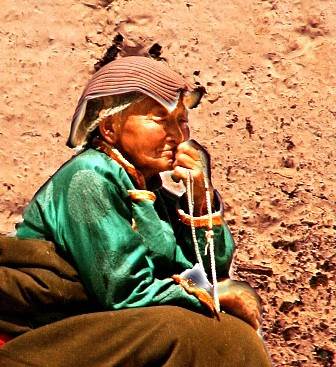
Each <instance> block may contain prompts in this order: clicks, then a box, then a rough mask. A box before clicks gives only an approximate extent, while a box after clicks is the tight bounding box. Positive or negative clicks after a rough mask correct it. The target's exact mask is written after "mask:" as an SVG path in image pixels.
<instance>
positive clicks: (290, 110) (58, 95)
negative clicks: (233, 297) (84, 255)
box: [0, 0, 336, 367]
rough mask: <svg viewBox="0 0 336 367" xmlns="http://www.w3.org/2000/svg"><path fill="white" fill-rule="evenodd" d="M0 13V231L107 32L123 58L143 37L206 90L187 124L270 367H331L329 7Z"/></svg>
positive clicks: (21, 6)
mask: <svg viewBox="0 0 336 367" xmlns="http://www.w3.org/2000/svg"><path fill="white" fill-rule="evenodd" d="M0 19H1V23H0V34H1V37H0V45H1V56H0V57H1V68H0V74H1V78H0V80H1V82H0V103H1V110H0V117H1V118H0V233H9V232H11V231H12V230H13V228H14V224H15V223H16V222H17V221H19V220H20V214H21V213H22V210H23V208H24V207H25V205H26V204H27V202H28V201H29V200H30V198H31V197H32V195H33V194H34V192H35V191H36V190H37V189H38V187H39V186H40V185H41V184H42V183H43V182H44V181H45V180H46V179H47V178H48V177H49V176H50V175H51V174H52V173H53V172H54V171H55V170H56V169H57V168H58V167H59V166H60V165H61V164H62V163H63V162H64V161H65V160H67V159H68V158H69V157H70V156H71V155H72V154H73V153H72V152H71V151H70V150H69V149H67V148H66V147H65V141H66V138H67V134H68V129H69V122H70V119H71V116H72V113H73V111H74V107H75V104H76V102H77V99H78V97H79V95H80V93H81V90H82V88H83V87H84V85H85V83H86V81H87V79H88V77H89V75H90V73H92V71H93V65H94V64H95V62H96V61H97V60H98V59H99V58H100V57H102V55H103V54H104V52H105V50H106V47H108V46H110V45H111V43H112V40H113V37H114V36H115V35H116V34H117V33H118V32H120V33H121V34H122V35H123V36H124V37H125V40H126V42H125V45H124V46H123V50H124V52H128V53H133V52H139V51H141V50H142V49H147V48H148V47H150V46H151V45H152V44H153V43H155V42H157V43H159V44H160V45H161V46H162V48H163V49H162V56H163V57H165V58H166V59H167V60H168V62H169V64H170V65H171V67H172V68H174V69H176V70H178V71H180V72H181V73H182V74H183V75H185V76H186V77H188V78H189V80H191V81H194V82H199V83H201V84H202V85H204V86H205V87H206V89H207V92H208V94H207V95H206V97H205V98H204V101H203V102H202V105H201V108H200V109H198V110H195V111H192V113H191V116H190V120H191V128H192V132H193V136H194V137H195V139H197V140H199V141H200V142H201V143H202V144H204V145H205V146H206V147H207V148H208V150H209V152H210V153H211V154H212V166H213V172H214V182H215V184H216V186H217V188H218V189H219V191H220V192H221V194H222V195H223V197H224V199H225V203H226V212H225V215H226V219H227V221H228V223H229V225H230V228H231V230H232V232H233V234H234V237H235V240H236V244H237V252H236V260H235V267H234V276H235V277H236V278H241V279H245V280H248V281H249V282H250V283H251V284H252V285H253V286H254V287H255V288H256V289H258V291H259V294H260V295H261V297H262V299H263V308H264V322H263V332H264V338H265V340H266V343H267V346H268V350H269V353H270V355H271V357H272V360H273V363H274V366H276V367H277V366H309V367H310V366H325V367H328V366H334V365H335V358H336V357H335V356H334V354H335V349H336V347H335V343H336V336H335V334H336V326H335V324H336V323H335V321H336V315H335V300H336V296H335V292H336V291H335V281H336V279H335V278H336V274H335V268H336V249H335V247H336V246H335V243H336V239H335V234H336V215H335V213H336V186H335V181H336V164H335V161H336V153H335V146H336V133H335V131H336V105H335V100H336V99H335V94H336V87H335V85H336V69H335V62H334V55H335V53H336V37H335V35H336V2H335V1H334V0H301V1H299V0H282V1H280V0H279V1H278V0H227V1H222V0H211V1H200V0H199V1H197V0H189V1H187V0H185V1H184V0H174V1H173V0H166V1H164V2H163V4H162V2H161V1H158V0H153V1H148V0H143V1H139V0H130V1H126V0H116V1H103V0H100V1H97V0H86V1H70V0H56V1H37V0H26V1H25V0H18V1H15V2H14V1H10V0H3V1H2V2H1V7H0Z"/></svg>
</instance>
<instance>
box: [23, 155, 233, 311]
mask: <svg viewBox="0 0 336 367" xmlns="http://www.w3.org/2000/svg"><path fill="white" fill-rule="evenodd" d="M154 193H155V195H156V200H154V199H155V197H154V195H153V193H152V192H149V191H146V190H138V188H136V187H135V181H134V179H133V178H132V176H131V175H129V174H128V173H127V172H126V170H125V168H124V167H123V166H122V165H121V164H120V163H118V162H117V161H115V160H113V159H111V158H110V157H109V156H108V155H106V154H105V153H103V152H100V151H97V150H95V149H87V150H85V151H84V152H82V153H81V154H79V155H77V156H75V157H74V158H73V159H71V160H70V161H68V162H67V163H66V164H64V165H63V166H62V167H61V168H60V169H59V170H58V171H57V172H56V173H55V175H54V176H53V177H52V178H51V179H50V180H49V181H47V182H46V184H45V185H44V186H42V187H41V189H40V190H39V191H38V192H37V193H36V195H35V197H34V198H33V200H32V201H31V202H30V204H29V205H28V207H27V208H26V210H25V212H24V216H23V218H24V220H23V222H22V223H20V224H19V225H18V227H17V236H18V237H19V238H39V239H45V240H49V241H52V242H54V243H55V244H56V245H57V246H58V247H59V249H60V251H61V252H62V253H63V254H64V256H65V257H67V258H70V259H71V260H72V261H73V263H74V264H75V266H76V268H77V270H78V272H79V275H80V277H81V279H82V281H83V283H84V285H85V287H86V288H87V290H88V291H89V292H90V293H91V294H92V295H93V296H95V297H96V298H97V299H98V300H99V302H100V303H101V304H102V306H103V307H104V308H105V309H108V310H117V309H122V308H129V307H142V306H151V305H161V304H171V305H179V306H183V307H186V308H191V309H202V307H203V306H201V304H200V302H199V301H198V299H197V298H196V297H194V296H192V295H189V294H187V293H186V292H185V291H184V289H182V287H180V286H179V285H177V284H175V283H174V281H173V280H172V279H171V278H170V277H171V276H172V275H173V274H179V273H181V272H182V271H184V270H185V269H188V268H192V266H193V264H194V263H195V262H196V257H195V253H194V245H193V243H192V238H191V230H190V226H189V225H188V224H184V223H186V221H187V219H188V218H187V217H188V216H187V215H184V214H183V212H182V211H179V214H178V212H177V206H178V201H179V198H178V197H176V196H174V195H171V194H170V193H168V192H167V191H166V190H165V189H163V188H162V187H161V188H159V189H157V190H155V191H154ZM216 216H217V218H218V217H220V218H221V221H220V223H219V224H217V225H215V226H214V233H215V255H216V264H217V274H218V277H219V278H220V277H226V276H227V275H228V269H229V266H230V263H231V259H232V253H233V248H234V244H233V240H232V237H231V234H230V232H229V230H228V228H227V226H226V225H225V224H224V222H223V220H222V217H221V214H220V213H217V214H216ZM183 222H184V223H183ZM217 222H218V220H217ZM204 232H205V228H204V227H202V224H200V225H199V226H198V227H197V228H196V233H197V238H198V241H199V244H200V249H201V252H202V253H204V246H205V234H204ZM203 262H204V266H205V268H206V271H207V274H211V272H210V270H209V266H210V264H209V259H208V256H204V258H203Z"/></svg>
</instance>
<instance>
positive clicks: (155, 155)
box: [100, 97, 205, 215]
mask: <svg viewBox="0 0 336 367" xmlns="http://www.w3.org/2000/svg"><path fill="white" fill-rule="evenodd" d="M100 132H101V133H102V135H103V137H104V139H105V140H106V141H107V142H108V143H110V144H111V145H113V146H115V147H116V148H118V150H119V151H120V152H121V153H122V154H123V155H124V156H125V158H126V159H128V161H129V162H130V163H132V164H133V165H134V166H135V167H136V168H137V169H138V170H139V171H140V172H141V173H142V174H143V175H144V177H145V179H146V181H148V180H149V179H150V178H151V177H153V176H154V175H156V174H158V173H160V172H163V171H168V170H173V176H174V178H175V179H176V180H183V181H184V182H186V180H187V176H188V174H189V173H190V174H191V175H192V177H193V180H194V201H195V203H194V207H195V209H194V210H195V211H194V214H195V215H201V214H203V212H202V208H204V199H205V188H204V176H203V166H202V162H201V158H200V153H199V151H198V150H197V149H196V148H195V147H194V146H192V145H191V144H189V143H188V141H187V139H189V127H188V113H187V110H186V108H185V106H184V105H183V102H182V98H181V99H180V100H179V102H178V104H177V107H176V108H175V110H173V111H172V112H170V113H169V112H168V111H167V110H166V109H165V108H164V107H163V106H162V105H160V104H159V103H158V102H156V101H155V100H153V99H152V98H149V97H145V98H144V99H143V100H141V102H139V103H134V104H133V105H131V106H130V107H129V108H127V109H126V110H124V111H122V112H120V113H119V114H117V115H114V116H112V117H111V118H110V119H106V120H104V121H102V122H101V125H100ZM188 172H189V173H188Z"/></svg>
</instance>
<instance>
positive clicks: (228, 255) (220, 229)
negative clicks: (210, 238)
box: [161, 191, 235, 278]
mask: <svg viewBox="0 0 336 367" xmlns="http://www.w3.org/2000/svg"><path fill="white" fill-rule="evenodd" d="M161 192H162V193H163V198H164V200H165V201H166V202H167V203H168V205H167V206H168V208H169V209H168V210H169V214H170V218H171V221H172V223H173V226H174V232H175V234H176V238H177V243H178V244H179V245H180V247H181V248H184V249H188V250H189V253H190V254H191V256H192V257H193V260H192V262H193V263H195V262H196V255H195V250H194V248H195V245H194V243H193V240H192V235H191V226H190V225H188V224H183V223H182V221H181V220H178V219H177V214H176V213H177V209H178V208H180V207H182V208H183V209H184V210H185V212H186V213H188V210H187V209H186V208H185V205H184V201H183V200H178V199H177V198H176V197H175V198H174V197H173V196H172V195H170V194H169V193H167V192H166V191H161ZM181 202H183V204H181ZM222 212H223V209H222V200H221V197H220V195H219V194H218V193H217V192H216V198H215V208H214V214H215V213H216V215H218V214H219V213H221V216H222ZM222 219H223V220H222V224H219V225H214V226H213V231H214V248H215V258H216V271H217V277H218V278H226V277H228V275H229V269H230V266H231V262H232V258H233V252H234V248H235V245H234V240H233V237H232V235H231V232H230V230H229V228H228V226H227V224H226V223H225V221H224V218H222ZM196 238H197V242H198V245H199V249H200V253H201V255H202V260H203V263H204V267H205V270H206V272H207V274H208V275H209V276H210V274H211V270H210V257H209V251H208V255H207V256H206V255H205V246H206V228H205V227H197V228H196Z"/></svg>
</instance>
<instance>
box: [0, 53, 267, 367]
mask: <svg viewBox="0 0 336 367" xmlns="http://www.w3.org/2000/svg"><path fill="white" fill-rule="evenodd" d="M200 98H201V91H200V90H194V89H192V88H191V86H190V85H189V84H188V83H186V81H185V80H184V79H183V78H182V77H181V76H180V75H178V74H177V73H175V72H173V71H172V70H170V69H169V68H168V67H167V66H166V65H165V64H164V63H161V62H158V61H154V60H152V59H148V58H145V57H135V56H133V57H126V58H122V59H118V60H116V61H113V62H111V63H109V64H107V65H106V66H104V67H103V68H102V69H101V70H99V71H98V72H97V73H96V74H95V75H94V76H93V78H92V79H91V80H90V81H89V83H88V85H87V87H86V88H85V90H84V92H83V94H82V96H81V98H80V100H79V103H78V106H77V109H76V111H75V114H74V117H73V121H72V126H71V133H70V136H69V140H68V145H69V146H70V147H73V148H74V147H82V148H83V149H82V151H81V152H80V153H79V154H77V155H76V156H75V157H74V158H72V159H71V160H70V161H69V162H67V163H66V164H64V165H63V166H62V167H61V168H60V169H59V170H58V171H57V172H56V173H55V175H54V176H53V177H52V178H51V179H50V180H49V181H47V183H46V184H45V185H44V186H43V187H42V188H41V189H40V190H39V191H38V192H37V194H36V195H35V197H34V199H33V200H32V201H31V203H30V204H29V206H28V207H27V209H26V210H25V212H24V220H23V222H22V223H20V224H19V226H18V228H17V237H18V238H21V239H36V240H43V241H50V242H52V243H54V244H55V246H56V251H57V252H58V253H59V254H60V255H61V257H62V258H63V259H66V260H67V261H68V262H69V263H71V264H73V266H74V268H75V269H76V270H77V271H78V274H79V278H80V280H81V282H82V283H83V285H84V287H85V290H86V293H87V294H88V297H89V299H93V300H95V301H97V303H98V304H99V310H101V311H102V312H92V313H87V314H84V315H80V316H74V317H70V318H65V319H63V320H60V321H58V322H56V323H50V324H48V325H45V326H42V327H39V328H37V329H35V330H33V331H29V332H27V333H25V334H23V335H21V336H19V337H17V338H14V339H13V340H11V341H9V342H7V343H6V344H5V345H4V346H3V347H2V348H1V349H0V361H2V360H3V361H4V362H6V364H5V365H6V366H24V365H34V366H45V365H46V361H48V362H47V363H48V366H67V367H69V366H70V367H71V366H78V365H81V366H105V365H109V366H174V367H178V366H237V367H238V366H251V367H252V366H259V367H260V366H269V361H268V357H267V354H266V352H265V350H264V347H263V344H262V342H261V340H260V339H259V337H258V336H257V334H256V332H255V330H254V329H253V328H252V327H251V326H250V325H252V326H253V327H254V328H255V329H257V328H258V326H259V310H258V304H257V301H256V300H255V299H254V298H253V297H251V295H250V293H249V292H244V291H241V290H240V291H237V290H235V289H234V286H233V287H232V284H231V283H228V282H227V281H226V280H224V279H227V278H228V271H229V267H230V263H231V259H232V253H233V248H234V245H233V240H232V237H231V235H230V232H229V230H228V228H227V226H226V225H225V223H224V220H223V216H222V210H221V207H222V203H221V199H220V196H219V195H218V193H217V192H216V191H215V190H214V189H213V187H212V185H211V177H210V169H209V162H208V161H207V154H206V153H205V151H204V149H203V148H202V147H201V146H199V145H198V144H197V143H196V142H194V141H189V140H188V139H189V128H188V108H193V107H195V106H196V105H197V104H198V102H199V100H200ZM165 171H171V175H172V177H173V178H174V180H175V181H179V180H182V182H184V184H185V186H186V187H187V192H186V193H184V194H182V195H176V193H174V192H171V191H170V190H169V189H167V187H165V185H163V184H162V180H161V178H160V175H159V174H160V173H161V172H165ZM195 264H196V265H195ZM217 278H218V279H219V282H217ZM208 279H209V280H210V281H211V282H210V281H209V280H208ZM230 287H231V288H230ZM229 288H230V291H228V289H229ZM242 293H244V297H245V299H244V298H242V297H241V294H242ZM232 294H233V295H234V296H233V297H232ZM237 300H239V301H238V302H237ZM237 304H239V306H237ZM220 305H221V306H220ZM148 306H149V307H148ZM158 306H159V307H158ZM236 306H237V307H236ZM220 307H222V309H226V308H227V309H228V310H233V313H235V314H236V315H238V316H240V317H241V318H243V319H244V320H245V321H247V322H248V323H249V324H250V325H248V323H246V322H244V321H241V320H240V319H238V318H236V317H233V316H229V315H228V314H222V313H220V314H219V311H220ZM235 308H236V311H234V309H235ZM211 315H215V316H216V317H211ZM90 346H92V349H90Z"/></svg>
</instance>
